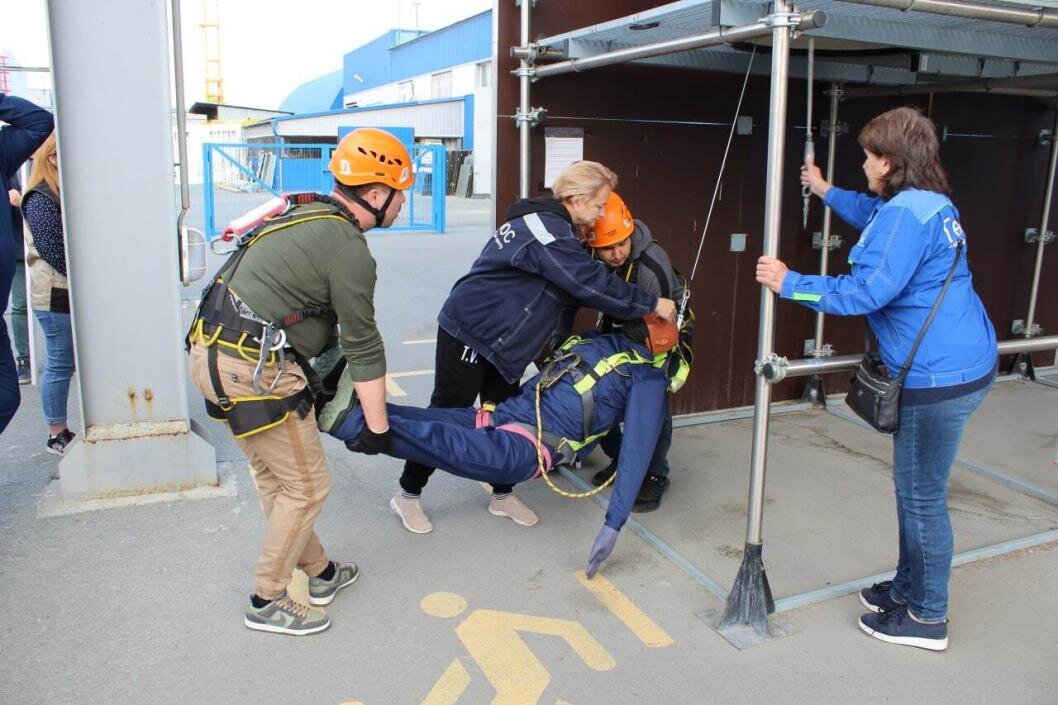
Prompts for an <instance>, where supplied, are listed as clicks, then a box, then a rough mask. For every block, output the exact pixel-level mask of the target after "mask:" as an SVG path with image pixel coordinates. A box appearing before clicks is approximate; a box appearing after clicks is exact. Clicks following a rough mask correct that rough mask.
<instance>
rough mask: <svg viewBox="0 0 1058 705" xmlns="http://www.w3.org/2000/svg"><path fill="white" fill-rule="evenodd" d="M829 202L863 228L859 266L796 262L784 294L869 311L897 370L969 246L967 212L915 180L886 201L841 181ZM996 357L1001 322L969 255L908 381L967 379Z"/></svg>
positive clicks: (831, 307)
mask: <svg viewBox="0 0 1058 705" xmlns="http://www.w3.org/2000/svg"><path fill="white" fill-rule="evenodd" d="M824 202H825V203H826V204H827V205H828V206H830V207H831V208H833V209H834V212H836V213H837V214H838V215H839V216H841V218H842V219H843V220H844V221H845V222H847V223H848V224H849V225H851V226H853V227H854V228H857V229H860V230H861V234H860V239H859V242H857V243H856V245H855V246H854V247H853V248H852V250H851V252H850V253H849V264H851V265H852V273H851V274H846V275H841V276H834V277H821V276H816V275H807V274H798V273H797V272H793V271H791V272H789V273H788V274H787V275H786V278H785V279H784V280H783V285H782V294H781V295H782V297H783V298H784V299H792V300H794V301H797V302H799V303H801V304H804V305H805V306H807V307H809V308H811V309H813V310H815V311H823V312H825V313H836V314H840V315H846V316H850V315H858V314H865V315H866V316H867V320H868V322H869V323H870V326H871V330H873V331H874V334H875V335H876V336H877V337H878V347H879V351H880V352H881V355H882V360H883V361H884V362H885V365H886V367H888V368H889V370H890V371H891V372H892V373H893V375H894V376H895V374H896V373H897V371H899V369H900V368H901V367H902V366H903V365H904V363H905V362H906V361H907V357H908V355H909V354H910V352H911V346H912V345H913V344H914V342H915V338H916V337H917V336H918V333H919V331H920V330H921V329H922V324H923V323H925V321H926V318H927V317H928V316H929V312H930V309H932V308H933V304H934V302H935V301H936V300H937V295H938V294H939V293H940V290H941V288H942V287H943V286H944V280H945V279H946V278H947V276H948V270H949V269H950V268H951V264H952V258H953V257H955V255H956V252H957V251H958V250H957V249H956V247H957V245H958V243H959V242H960V241H961V242H963V252H964V253H965V252H966V244H965V242H966V233H965V232H964V231H963V229H962V226H961V225H960V224H959V212H958V211H957V210H956V209H955V206H954V205H952V202H951V201H950V200H949V199H948V197H947V196H944V195H941V194H938V193H934V192H932V191H920V190H914V189H909V190H906V191H901V192H900V193H898V194H896V195H895V196H893V197H892V198H891V199H889V200H888V201H887V200H885V199H883V198H878V197H872V196H868V195H866V194H861V193H856V192H853V191H845V190H843V189H839V188H836V187H833V186H832V187H831V188H830V190H829V191H827V194H826V198H825V199H824ZM995 364H996V332H995V329H994V328H993V327H992V322H991V321H990V320H989V318H988V314H987V313H986V312H985V308H984V304H982V303H981V299H980V298H979V297H978V296H977V293H976V292H975V291H974V289H973V281H972V278H971V276H970V267H969V265H968V264H967V258H966V257H965V256H964V257H962V258H961V260H960V262H959V263H958V265H957V267H956V269H955V275H954V277H953V278H952V283H951V286H950V287H949V289H948V292H947V294H945V296H944V301H943V302H942V303H941V306H940V310H939V311H938V312H937V317H936V318H935V319H934V320H933V323H932V324H931V325H930V327H929V330H927V331H926V335H925V337H924V338H923V340H922V345H921V347H920V348H919V349H918V352H917V353H916V354H915V359H914V361H913V362H912V365H911V370H910V372H909V373H908V376H907V380H906V382H905V383H904V386H905V387H907V388H934V387H951V386H956V385H963V384H968V383H971V382H975V381H978V380H980V379H982V378H984V377H985V376H987V375H989V374H990V373H991V372H992V370H993V368H994V367H995Z"/></svg>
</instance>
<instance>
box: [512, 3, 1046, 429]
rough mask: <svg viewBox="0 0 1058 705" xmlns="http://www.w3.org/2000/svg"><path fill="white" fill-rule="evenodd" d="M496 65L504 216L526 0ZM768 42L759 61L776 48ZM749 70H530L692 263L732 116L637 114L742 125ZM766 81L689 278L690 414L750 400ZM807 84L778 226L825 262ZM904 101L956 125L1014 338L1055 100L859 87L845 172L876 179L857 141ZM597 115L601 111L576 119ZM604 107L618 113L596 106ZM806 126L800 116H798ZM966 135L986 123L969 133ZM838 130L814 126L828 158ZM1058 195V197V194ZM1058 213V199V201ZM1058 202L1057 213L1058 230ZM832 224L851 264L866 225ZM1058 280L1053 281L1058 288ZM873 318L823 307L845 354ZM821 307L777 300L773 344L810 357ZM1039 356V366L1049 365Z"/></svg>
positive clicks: (998, 301)
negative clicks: (866, 172)
mask: <svg viewBox="0 0 1058 705" xmlns="http://www.w3.org/2000/svg"><path fill="white" fill-rule="evenodd" d="M659 4H661V3H659V2H656V1H650V0H640V1H638V2H636V1H633V0H620V1H612V2H607V3H583V2H572V1H568V0H549V1H548V2H547V3H540V4H539V5H537V6H536V7H534V8H533V19H532V32H531V36H532V37H541V36H547V35H552V34H557V33H560V32H565V31H569V30H572V29H576V28H578V27H583V26H586V25H590V24H594V23H597V22H603V21H606V20H610V19H614V18H616V17H622V16H625V15H627V14H630V13H634V12H637V11H641V10H643V9H646V8H649V7H653V6H657V5H659ZM498 20H499V37H498V53H499V57H500V58H499V71H498V72H497V81H496V83H497V90H498V100H499V103H498V111H497V112H498V117H497V126H496V134H497V152H496V158H497V161H496V164H497V190H496V195H495V197H496V199H497V200H496V204H497V209H496V210H497V217H498V218H499V219H501V220H502V218H503V213H504V211H505V210H506V206H507V205H508V204H509V203H511V202H513V201H514V200H515V199H516V197H517V189H518V133H517V129H516V127H515V124H514V120H513V119H512V118H511V116H512V115H514V113H515V111H516V109H517V104H518V80H517V78H515V77H514V76H513V75H511V74H510V71H512V70H514V69H515V68H517V61H515V60H513V59H510V58H509V56H508V54H507V50H508V48H509V47H511V46H514V45H516V44H517V43H518V22H519V17H518V8H517V7H516V6H515V5H514V3H499V18H498ZM769 60H770V59H769V57H768V56H767V55H766V54H765V55H758V57H757V59H756V61H760V62H768V61H769ZM741 81H742V77H741V76H738V75H732V74H720V73H706V72H692V71H685V70H676V69H665V68H656V67H645V66H612V67H605V68H599V69H593V70H591V71H586V72H584V73H582V74H571V75H565V76H556V77H553V78H547V79H544V80H542V81H540V82H538V83H535V84H533V86H532V88H531V94H530V95H531V103H532V105H533V106H540V107H544V108H546V109H547V110H548V112H549V117H548V119H547V122H546V125H547V126H553V127H579V128H583V130H584V138H585V139H584V156H585V158H586V159H592V160H596V161H600V162H603V163H604V164H606V165H607V166H609V167H611V168H612V169H614V170H615V171H616V172H617V173H618V175H619V176H620V180H621V181H620V184H619V186H618V189H617V190H618V191H619V192H620V194H621V195H622V197H623V198H624V199H625V201H626V202H627V203H628V205H629V207H630V208H631V210H632V213H633V214H634V215H635V216H636V217H637V218H640V219H642V220H643V221H644V222H646V223H647V224H648V225H649V226H650V227H651V229H652V230H653V232H654V236H655V238H657V239H658V241H659V242H660V243H661V244H662V245H663V246H664V247H665V249H666V250H667V251H668V252H669V254H670V255H671V257H672V260H673V263H674V264H675V266H676V267H677V268H678V269H681V270H682V271H683V272H684V273H685V274H689V273H690V268H691V265H692V263H693V259H694V254H695V250H696V249H697V246H698V240H699V238H700V236H701V231H702V226H703V223H704V220H705V217H706V213H707V211H708V208H709V199H710V197H711V195H712V191H713V186H714V183H715V180H716V175H717V171H718V169H719V166H720V160H721V158H722V156H723V151H724V145H725V143H726V140H727V134H728V128H727V127H726V126H680V125H667V124H658V123H644V122H634V120H687V121H698V122H715V123H727V124H730V122H731V119H732V116H733V113H734V110H735V105H736V103H737V100H738V91H739V88H740V86H741ZM818 88H819V91H818V93H817V95H816V99H815V122H816V126H817V128H818V120H819V119H820V118H825V117H826V115H827V109H828V108H827V106H828V102H827V98H826V97H825V96H824V95H823V89H824V88H825V87H824V86H822V85H820V86H818ZM768 93H769V80H768V79H767V78H766V77H751V79H750V84H749V87H748V89H747V93H746V98H745V100H744V102H743V106H742V110H741V114H742V115H750V116H752V118H753V123H754V126H753V134H752V135H748V136H740V135H736V136H735V138H734V142H733V143H732V147H731V153H730V156H729V158H728V165H727V171H726V175H725V178H724V183H723V186H722V190H721V195H720V199H719V201H718V203H717V207H716V211H715V212H714V214H713V220H712V223H711V225H710V231H709V234H708V236H707V239H706V242H705V246H704V248H703V250H702V258H701V262H700V263H699V266H698V273H697V276H696V277H695V281H694V287H693V290H692V306H693V308H694V310H695V313H696V316H697V321H698V325H697V332H696V334H695V353H696V362H695V367H694V370H693V373H692V376H691V381H690V383H688V385H687V387H685V388H684V390H683V391H681V392H680V394H678V395H677V396H676V397H675V399H674V400H673V408H674V410H675V411H677V412H680V413H685V412H691V411H705V410H710V409H719V408H728V407H733V406H741V405H745V404H751V403H752V402H753V386H754V375H753V369H752V368H753V360H754V358H755V357H756V346H757V333H758V316H759V311H760V287H759V286H758V285H757V284H756V283H755V282H754V280H753V266H754V262H755V260H756V258H757V256H758V255H759V254H760V253H761V251H762V246H763V245H762V230H763V222H764V180H765V170H766V159H767V128H768ZM804 104H805V84H804V82H803V81H796V80H795V81H791V82H790V94H789V114H788V116H787V121H786V122H787V125H788V126H790V127H789V128H788V129H787V132H786V144H787V148H786V156H785V159H786V161H785V173H786V174H787V175H788V178H787V179H786V180H785V182H784V187H783V188H784V192H783V212H782V231H781V233H782V240H781V246H780V256H781V257H782V258H783V259H784V260H785V261H786V262H787V263H788V264H789V265H790V267H791V268H792V269H795V270H797V271H802V272H814V271H818V258H819V253H818V251H817V250H813V249H811V232H812V231H818V230H821V229H822V212H823V210H822V205H821V203H820V202H819V200H818V199H813V201H812V205H811V213H810V216H809V224H808V229H807V230H805V229H803V228H802V227H801V198H800V184H799V182H798V177H797V171H798V165H799V164H800V161H801V154H802V150H803V148H804V128H803V125H804V121H805V117H804V111H805V105H804ZM899 105H919V106H921V107H923V108H927V109H931V113H932V117H933V119H934V121H935V122H936V123H937V124H938V125H939V126H942V127H943V126H946V127H947V128H948V131H949V132H950V133H952V134H953V136H951V137H949V138H948V139H947V140H946V141H945V142H944V143H943V145H942V149H941V156H942V159H943V162H944V165H945V167H946V169H947V170H948V173H949V176H950V178H951V182H952V185H953V188H954V191H955V193H954V195H953V199H954V201H955V204H956V206H957V207H958V208H959V210H960V212H961V215H962V224H963V227H964V229H965V230H966V231H967V233H968V236H969V243H970V250H969V255H970V261H971V267H972V271H973V273H974V281H975V285H976V288H977V291H978V293H979V294H980V295H981V298H982V299H983V300H984V303H985V306H986V308H987V310H988V312H989V314H990V315H991V317H992V321H993V323H994V324H995V327H996V331H997V333H998V335H999V338H1000V340H1003V339H1008V338H1010V337H1012V336H1011V335H1010V325H1011V322H1012V321H1013V319H1015V318H1024V317H1025V315H1026V313H1027V309H1028V299H1029V291H1030V288H1031V277H1032V270H1033V265H1034V262H1035V252H1036V251H1035V246H1030V245H1026V244H1024V242H1023V239H1022V236H1023V232H1024V229H1025V228H1026V227H1037V226H1038V225H1039V219H1040V214H1041V208H1042V203H1043V189H1044V187H1045V184H1046V178H1045V175H1046V174H1045V172H1046V168H1047V163H1048V157H1049V147H1047V146H1042V145H1039V144H1038V143H1037V141H1036V139H1035V138H1036V135H1037V134H1038V133H1039V131H1040V130H1041V129H1050V128H1051V127H1052V125H1053V123H1054V109H1053V106H1052V105H1051V104H1049V103H1047V102H1045V101H1043V100H1042V99H1035V98H1027V97H1020V96H1019V97H1014V96H998V95H983V94H935V95H934V97H933V100H932V107H931V108H930V106H929V98H928V97H927V96H921V97H903V98H897V97H892V98H869V99H867V98H860V99H850V100H846V101H844V102H843V103H842V104H841V107H840V117H839V122H846V123H848V126H849V132H848V134H845V135H841V136H839V137H838V146H837V159H836V177H835V183H837V184H838V185H840V186H844V187H846V188H857V189H865V183H864V179H863V172H862V170H861V166H860V165H861V164H862V162H863V153H862V151H861V150H860V148H859V146H858V145H857V143H856V135H857V134H858V132H859V130H860V128H862V127H863V125H864V124H865V123H866V122H867V121H868V120H869V119H870V118H871V117H873V116H874V115H876V114H878V113H880V112H882V111H884V110H887V109H889V108H892V107H896V106H899ZM570 118H594V119H588V120H585V119H570ZM598 118H607V120H599V119H598ZM798 125H800V126H802V127H800V128H797V127H794V126H798ZM955 134H973V135H987V136H984V137H981V136H977V137H959V136H954V135H955ZM826 148H827V144H826V140H825V139H822V138H820V137H819V136H818V132H817V137H816V153H817V155H819V156H818V160H819V161H820V162H821V163H822V162H823V161H824V160H825V155H826ZM543 173H544V139H543V129H542V128H541V127H537V128H535V129H534V131H533V139H532V165H531V171H530V184H531V190H532V191H533V192H540V191H542V190H543V183H542V182H543ZM1056 206H1058V204H1056ZM1053 211H1058V207H1056V208H1055V209H1053V210H1052V213H1053ZM1055 220H1058V215H1052V218H1051V223H1052V224H1051V228H1052V229H1054V228H1056V226H1055V225H1054V223H1055ZM833 222H834V227H833V231H834V232H835V233H836V234H839V235H841V236H842V237H843V238H844V245H843V246H842V247H841V248H840V249H837V250H834V251H833V252H832V253H831V263H832V264H831V272H832V273H845V272H847V271H848V266H847V265H846V264H845V261H846V259H847V255H848V250H849V248H851V246H852V245H853V244H854V243H855V241H856V238H857V236H858V233H855V232H854V231H853V230H852V229H851V228H849V227H848V226H847V225H845V223H843V222H842V221H840V220H839V219H837V218H834V221H833ZM731 233H746V234H748V236H749V238H748V243H747V247H746V251H745V252H742V253H732V252H730V251H729V241H730V235H731ZM1056 280H1058V244H1056V245H1054V246H1050V247H1049V248H1048V250H1047V253H1046V255H1045V258H1044V269H1043V278H1042V281H1041V291H1040V298H1039V302H1038V304H1037V318H1036V320H1037V322H1038V323H1040V325H1042V326H1043V327H1044V329H1045V330H1046V331H1050V332H1055V331H1058V301H1055V298H1056V297H1055V296H1054V291H1055V287H1054V284H1053V283H1054V282H1055V281H1056ZM1048 284H1049V286H1048ZM863 326H864V322H863V319H862V318H859V317H856V318H840V317H829V316H828V317H827V326H826V335H825V341H826V342H829V343H830V344H832V345H833V346H834V347H835V349H836V350H837V353H838V354H852V353H856V352H860V351H861V350H862V348H863ZM814 330H815V328H814V314H813V313H812V312H811V311H809V310H808V309H805V308H802V307H800V306H797V305H795V304H793V303H790V302H780V303H779V307H778V315H777V328H776V337H775V341H776V342H775V347H776V352H778V353H780V354H782V355H786V356H788V357H790V358H791V359H794V358H800V357H802V356H803V355H802V349H803V341H804V340H805V339H806V338H811V337H812V336H813V335H814ZM1052 360H1053V355H1051V354H1041V355H1040V356H1039V357H1038V358H1037V364H1049V363H1050V362H1051V361H1052ZM847 377H848V374H847V373H841V374H837V375H831V376H830V379H828V380H827V385H828V391H831V392H833V391H838V390H839V389H842V388H843V387H844V385H845V382H846V379H847ZM803 386H804V380H798V379H794V380H788V381H785V382H782V383H781V384H779V385H777V386H776V389H775V398H776V399H789V398H796V397H798V396H799V395H800V394H801V391H802V389H803Z"/></svg>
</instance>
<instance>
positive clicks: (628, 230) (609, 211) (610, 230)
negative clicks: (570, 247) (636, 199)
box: [587, 191, 636, 248]
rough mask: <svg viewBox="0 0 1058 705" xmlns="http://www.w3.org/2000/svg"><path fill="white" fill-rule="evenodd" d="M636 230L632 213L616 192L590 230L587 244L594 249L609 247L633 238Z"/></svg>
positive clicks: (607, 201)
mask: <svg viewBox="0 0 1058 705" xmlns="http://www.w3.org/2000/svg"><path fill="white" fill-rule="evenodd" d="M635 229H636V226H635V223H634V222H632V213H631V211H629V210H628V206H626V205H625V202H624V201H623V200H621V197H620V196H618V195H617V194H616V193H615V192H613V191H611V192H610V197H609V198H607V199H606V206H605V208H604V210H603V214H602V217H601V218H599V219H598V220H596V221H595V225H593V226H592V227H591V229H590V230H588V233H587V242H588V244H589V245H591V246H592V247H596V248H598V247H609V246H610V245H616V244H617V243H619V242H621V241H623V240H626V239H628V238H629V237H631V235H632V232H633V231H634V230H635Z"/></svg>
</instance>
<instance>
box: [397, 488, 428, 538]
mask: <svg viewBox="0 0 1058 705" xmlns="http://www.w3.org/2000/svg"><path fill="white" fill-rule="evenodd" d="M389 507H390V509H392V510H393V511H394V513H396V515H397V516H399V517H400V521H401V523H402V524H404V528H405V529H407V530H408V531H410V532H412V533H413V534H428V533H430V532H431V531H433V524H432V523H430V517H428V516H426V512H424V511H423V510H422V503H421V502H420V501H419V500H418V498H416V499H408V498H407V497H405V496H404V495H402V494H401V493H400V492H399V491H398V492H397V494H395V495H393V499H391V500H389Z"/></svg>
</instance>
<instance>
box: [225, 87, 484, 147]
mask: <svg viewBox="0 0 1058 705" xmlns="http://www.w3.org/2000/svg"><path fill="white" fill-rule="evenodd" d="M465 106H466V100H465V99H464V98H462V97H460V98H453V99H446V100H434V101H424V102H421V103H401V104H397V105H383V106H371V107H366V108H349V109H347V110H333V111H328V112H323V113H315V114H311V115H294V116H291V117H287V118H278V119H276V120H275V121H274V123H275V132H276V134H278V135H280V136H283V137H290V136H297V137H335V138H336V137H337V135H338V128H339V127H377V126H389V127H411V128H413V129H414V130H415V136H416V137H464V134H463V132H464V125H465V120H464V114H463V113H464V108H465ZM272 123H273V121H268V122H264V123H258V124H256V125H251V126H249V127H247V128H245V129H244V131H243V133H244V135H245V137H246V138H247V139H250V138H256V137H264V136H270V135H271V134H272Z"/></svg>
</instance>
